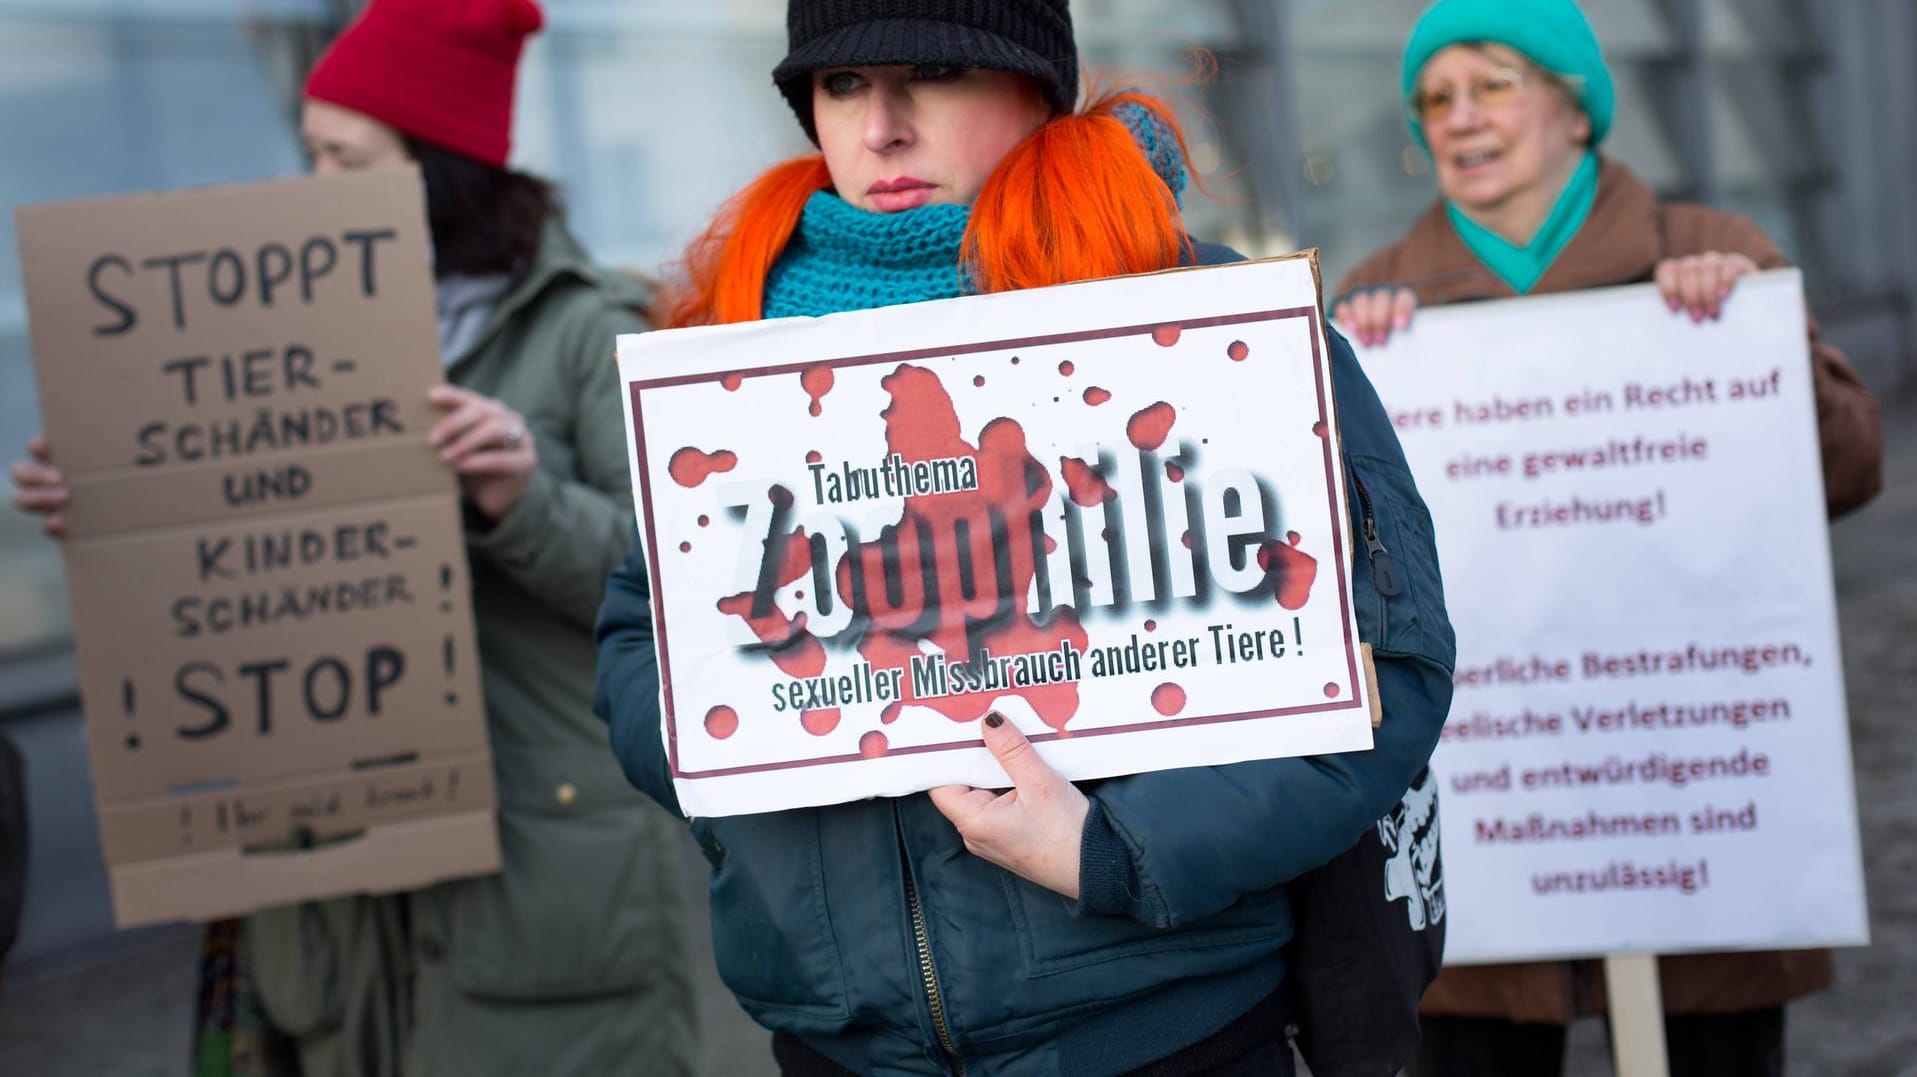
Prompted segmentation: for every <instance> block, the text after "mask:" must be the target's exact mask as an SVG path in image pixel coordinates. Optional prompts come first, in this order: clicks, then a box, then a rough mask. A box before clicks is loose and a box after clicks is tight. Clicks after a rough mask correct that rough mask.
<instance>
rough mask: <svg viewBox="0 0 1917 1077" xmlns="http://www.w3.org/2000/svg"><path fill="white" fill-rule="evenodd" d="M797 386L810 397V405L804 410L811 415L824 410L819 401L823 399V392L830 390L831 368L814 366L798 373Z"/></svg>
mask: <svg viewBox="0 0 1917 1077" xmlns="http://www.w3.org/2000/svg"><path fill="white" fill-rule="evenodd" d="M799 387H800V388H801V389H804V390H805V395H807V396H809V397H811V398H812V406H811V407H809V408H807V409H806V410H807V411H809V412H811V413H812V414H813V415H817V414H819V412H821V411H823V410H825V409H824V407H823V406H822V405H821V404H820V403H819V401H821V400H824V399H825V394H827V393H829V392H831V391H832V368H831V367H829V366H815V367H812V368H810V369H808V370H807V371H806V372H805V373H803V374H801V375H799Z"/></svg>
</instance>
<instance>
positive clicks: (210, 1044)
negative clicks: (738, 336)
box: [14, 0, 694, 1077]
mask: <svg viewBox="0 0 1917 1077" xmlns="http://www.w3.org/2000/svg"><path fill="white" fill-rule="evenodd" d="M540 25H541V15H540V11H539V8H538V7H537V6H536V5H535V4H533V3H532V2H531V0H375V2H373V3H372V4H370V5H369V6H368V7H367V8H366V10H365V11H364V13H363V14H362V15H361V17H360V18H359V19H358V20H357V21H356V22H354V23H353V25H352V26H350V27H349V28H348V29H347V30H346V31H345V32H344V33H343V34H341V36H340V37H339V39H338V40H337V41H335V42H334V43H333V45H332V47H331V48H330V49H329V50H328V51H327V53H326V54H325V55H324V56H323V57H321V59H320V61H319V62H318V64H317V65H316V66H315V67H314V69H313V71H312V73H311V75H310V77H309V79H308V81H307V84H306V93H305V102H304V107H303V115H302V129H303V133H304V136H305V142H306V146H307V149H308V151H309V153H310V154H311V156H312V162H313V171H315V172H316V173H328V172H333V171H337V170H341V169H357V168H377V167H382V166H390V165H400V164H404V163H407V162H412V163H414V164H416V165H417V166H418V167H419V169H420V172H421V174H422V176H423V178H424V182H425V195H426V209H427V215H428V220H429V224H430V230H431V235H432V241H433V247H434V272H435V276H436V278H437V297H438V307H439V310H438V313H439V321H440V336H441V351H442V354H441V358H442V359H443V361H444V363H445V367H446V378H447V384H445V385H441V386H439V387H437V388H435V389H434V390H433V392H432V399H433V402H434V403H435V404H436V405H438V406H439V408H440V409H441V410H442V412H443V416H442V418H441V419H440V420H439V422H438V424H437V425H436V426H435V427H434V428H433V429H432V431H431V440H432V443H433V445H434V446H435V447H437V448H438V449H439V452H440V456H441V459H442V460H444V461H445V463H446V466H447V467H449V468H451V469H452V470H453V471H454V472H456V473H457V474H458V476H459V483H460V488H461V492H462V493H463V495H464V497H463V501H464V510H465V525H466V526H465V530H466V545H467V549H468V553H469V556H470V558H471V566H472V580H473V611H474V618H475V620H476V622H477V627H478V645H479V651H480V658H481V663H482V669H483V672H482V677H483V684H484V689H485V697H486V713H487V722H488V727H489V733H490V739H491V742H492V748H493V755H494V763H495V773H496V784H497V796H498V805H499V807H498V813H499V830H500V845H501V852H502V856H503V859H504V870H503V873H502V874H499V875H494V876H489V877H482V878H474V879H462V880H456V881H452V882H447V883H443V884H440V885H437V886H432V887H428V888H426V889H423V890H419V891H415V892H412V893H405V894H393V895H386V896H381V897H356V898H344V899H339V900H333V901H324V902H314V903H309V904H305V905H300V906H296V907H292V908H285V909H275V910H269V911H266V912H263V913H259V914H256V915H254V916H252V917H250V918H248V919H247V920H246V921H245V923H244V927H243V928H235V927H233V926H231V925H226V926H224V927H223V926H221V925H215V927H214V931H213V936H214V937H215V938H220V937H222V936H224V939H225V941H226V943H227V944H228V945H227V946H226V947H225V948H223V949H219V950H216V951H214V952H215V953H216V954H223V956H224V957H225V958H226V959H227V961H226V962H225V964H226V967H229V968H230V967H231V959H232V958H233V957H234V955H235V949H236V950H237V956H238V963H239V965H240V967H242V968H243V969H245V970H246V973H250V977H249V976H248V975H245V974H243V975H242V976H241V977H239V982H238V986H239V988H240V990H238V991H237V992H235V991H230V990H229V991H225V992H221V991H213V992H209V998H208V999H207V1000H205V1001H206V1003H207V1004H210V1006H211V1007H213V1008H218V1009H220V1010H222V1011H223V1012H220V1013H209V1014H205V1015H203V1026H202V1037H201V1044H200V1046H201V1052H200V1059H199V1060H198V1061H200V1062H201V1063H202V1064H203V1066H204V1067H205V1071H206V1072H208V1073H212V1072H220V1073H227V1072H233V1067H234V1066H235V1065H237V1066H238V1067H239V1069H240V1070H241V1071H246V1070H248V1069H249V1068H253V1069H258V1068H261V1067H265V1068H267V1069H268V1071H269V1072H270V1071H271V1070H272V1069H273V1067H271V1066H270V1065H269V1064H268V1062H267V1057H268V1055H269V1054H272V1053H275V1052H272V1051H270V1050H268V1048H270V1047H284V1048H287V1049H288V1050H290V1052H291V1054H292V1055H294V1056H295V1057H296V1059H297V1069H296V1070H295V1072H299V1073H302V1074H304V1075H305V1077H329V1075H337V1077H360V1075H377V1074H389V1075H390V1074H419V1075H439V1074H460V1075H462V1077H465V1075H483V1074H500V1075H507V1074H513V1075H518V1074H531V1073H538V1074H581V1075H593V1077H598V1075H604V1074H621V1073H626V1074H646V1075H653V1074H667V1075H670V1074H678V1073H687V1072H690V1070H691V1068H692V1065H693V1062H692V1056H693V1040H694V1031H693V1014H692V1001H691V998H690V994H691V990H690V985H689V983H688V980H687V968H686V955H685V952H684V950H683V943H682V936H683V927H682V923H681V920H682V915H681V908H680V904H681V884H680V881H679V880H680V876H679V872H678V869H677V857H676V852H675V850H674V848H673V846H672V844H671V843H672V842H674V841H675V840H677V839H676V838H675V837H674V836H673V835H672V834H671V822H670V821H669V820H668V819H667V818H666V817H665V816H664V815H663V814H662V813H661V812H660V811H659V810H658V809H657V808H656V807H654V806H653V805H652V804H650V803H649V802H648V801H647V800H646V799H645V798H644V797H643V796H641V795H639V794H638V793H636V792H635V791H634V790H632V789H631V787H630V786H628V785H627V783H626V782H625V780H624V779H623V778H622V777H621V775H620V772H619V768H618V766H617V765H616V763H615V762H614V761H613V759H612V758H611V757H610V756H609V754H608V752H607V736H606V730H605V728H604V727H603V726H601V725H600V724H599V723H598V722H596V721H594V719H593V717H592V714H591V701H590V696H589V693H590V686H591V684H592V668H593V658H594V651H593V645H592V641H591V637H590V631H589V630H590V628H591V625H592V620H593V616H594V613H595V611H596V610H597V608H598V604H599V599H600V596H601V594H602V590H603V586H604V581H605V579H606V576H607V574H608V573H609V572H611V571H612V569H613V568H614V567H615V566H617V565H618V564H619V563H620V561H621V559H622V558H623V557H624V556H625V553H626V550H627V546H628V543H629V541H630V533H631V528H632V502H631V485H630V482H629V480H628V478H627V471H626V465H625V427H624V419H623V418H622V415H621V411H620V407H619V397H618V391H619V387H618V385H617V382H616V376H617V368H616V366H615V364H614V363H613V362H612V351H613V338H614V337H615V336H617V335H618V334H620V333H633V332H639V331H641V330H642V329H643V328H644V325H643V323H642V322H641V321H640V318H639V316H638V314H637V313H636V312H637V311H638V309H639V308H640V306H641V305H642V303H643V302H644V301H645V299H646V296H645V295H643V294H642V293H641V292H640V291H639V290H638V288H637V287H636V286H635V285H634V284H633V282H631V281H629V280H625V279H622V278H621V277H619V276H618V275H615V274H610V273H607V272H604V271H602V270H599V269H596V268H595V267H593V266H592V265H591V264H590V263H589V262H588V260H587V258H586V255H585V253H584V252H583V251H582V250H581V249H580V247H579V245H578V244H577V243H576V242H575V241H574V240H573V238H572V237H571V236H570V235H569V234H568V233H567V231H566V229H565V227H564V225H563V223H562V221H561V219H560V214H559V212H558V206H557V202H556V199H555V197H554V193H553V191H552V189H551V188H550V187H549V186H548V185H547V184H545V183H544V182H542V181H540V180H538V179H535V178H533V177H531V176H527V175H524V174H521V173H518V172H513V171H510V170H508V169H507V167H506V160H507V155H508V147H509V138H510V131H511V123H512V104H513V80H514V73H515V69H516V67H517V63H518V59H519V55H520V50H521V47H522V45H523V43H524V41H525V39H526V37H527V36H528V35H530V34H532V33H534V32H535V31H537V30H538V29H539V27H540ZM34 449H35V455H36V456H38V457H40V460H39V461H38V462H27V463H22V464H19V465H16V466H15V468H14V478H15V482H16V485H18V486H19V488H20V491H21V492H20V494H19V501H20V502H21V504H22V506H23V507H26V508H29V509H32V510H35V511H39V512H42V513H44V514H45V519H46V524H47V527H48V530H49V531H51V532H53V533H56V534H57V533H58V532H59V530H60V524H61V519H60V510H61V508H62V506H64V504H65V503H66V499H67V497H68V492H67V489H66V487H65V485H64V483H63V481H62V478H61V476H60V475H59V473H58V472H57V471H56V470H54V469H53V467H52V465H51V463H50V462H48V460H47V453H46V446H45V445H44V444H36V445H35V446H34ZM236 930H237V932H238V935H237V937H234V932H235V931H236ZM209 963H210V964H219V963H221V962H217V961H210V962H209ZM249 981H250V985H251V987H252V988H254V990H248V989H247V987H248V984H249ZM255 1002H256V1003H257V1005H250V1003H255ZM235 1011H237V1012H235ZM254 1011H257V1012H254Z"/></svg>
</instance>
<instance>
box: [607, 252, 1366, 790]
mask: <svg viewBox="0 0 1917 1077" xmlns="http://www.w3.org/2000/svg"><path fill="white" fill-rule="evenodd" d="M1314 265H1315V263H1314V260H1313V259H1312V258H1310V257H1308V256H1303V257H1295V258H1289V259H1278V260H1272V261H1266V262H1259V263H1242V264H1238V265H1232V266H1222V267H1216V268H1209V269H1191V270H1184V271H1178V272H1169V273H1160V274H1152V275H1145V276H1138V277H1130V278H1122V279H1116V280H1105V281H1096V282H1089V283H1084V284H1075V285H1070V286H1066V287H1060V288H1049V289H1042V290H1034V291H1029V292H1017V293H1009V294H1003V295H990V296H972V297H967V298H963V299H954V300H949V301H943V302H936V303H919V304H913V305H911V306H909V307H895V308H887V309H882V310H872V311H858V312H850V313H845V314H835V315H831V316H828V317H824V318H816V319H786V320H782V321H773V322H759V323H753V324H749V325H742V326H727V327H718V328H712V329H695V330H683V331H677V332H656V333H647V334H643V335H638V336H628V337H621V338H620V365H621V372H622V375H623V376H624V378H625V379H626V382H627V391H628V398H629V400H628V414H627V419H628V429H629V432H630V434H631V438H632V440H631V445H632V449H633V453H634V457H633V468H634V476H635V491H634V494H635V496H634V500H635V504H636V506H637V511H638V514H639V526H640V533H641V536H642V542H643V545H644V548H645V550H646V553H647V555H648V559H649V571H650V573H651V577H652V583H653V591H652V595H653V603H654V614H653V625H654V632H655V637H656V642H657V646H658V650H659V659H660V681H661V710H660V713H661V715H662V716H663V723H662V724H663V728H662V730H661V734H660V735H661V737H662V740H663V743H664V745H665V748H666V751H667V753H668V756H669V759H670V762H671V766H672V773H673V777H674V780H675V783H676V786H677V789H678V794H679V798H680V803H681V805H682V806H684V807H685V808H686V810H687V811H688V812H690V813H693V814H696V815H727V814H737V813H747V812H758V811H770V810H776V809H781V808H787V807H795V806H804V805H817V804H828V803H836V802H839V801H844V800H850V799H854V798H858V797H865V796H888V795H898V794H903V793H910V792H914V791H917V790H920V789H925V788H929V787H931V786H935V785H941V784H946V783H962V784H968V785H975V786H983V787H995V786H1002V785H1003V784H1004V782H1005V776H1004V772H1003V770H1002V768H1000V767H999V765H998V763H997V761H996V760H994V759H993V758H992V757H991V755H990V753H989V752H987V751H986V750H985V749H984V747H983V746H982V743H981V741H980V740H979V736H978V719H980V718H981V717H983V716H984V715H985V714H986V713H987V712H988V711H989V710H998V711H999V712H1001V713H1002V714H1003V715H1004V716H1005V717H1006V718H1008V719H1009V720H1011V721H1013V722H1015V723H1017V724H1018V725H1019V726H1020V727H1021V728H1022V729H1024V730H1025V732H1026V733H1027V735H1028V736H1030V737H1031V739H1032V741H1033V743H1034V744H1035V745H1036V746H1037V749H1038V751H1039V752H1040V753H1041V754H1042V755H1044V757H1045V758H1046V760H1047V761H1048V762H1049V763H1051V765H1052V766H1053V767H1054V768H1056V769H1057V770H1058V771H1059V773H1061V774H1063V775H1065V776H1066V777H1068V778H1072V779H1075V780H1076V779H1090V778H1098V777H1107V776H1111V775H1117V774H1130V773H1136V772H1140V771H1146V770H1156V769H1168V768H1175V767H1188V766H1200V765H1208V764H1217V763H1232V762H1240V761H1244V760H1249V759H1263V758H1273V757H1278V756H1287V755H1311V754H1319V753H1326V752H1341V751H1355V750H1362V749H1366V748H1369V747H1370V746H1371V723H1370V709H1369V703H1368V700H1369V696H1370V690H1369V685H1368V684H1367V682H1366V679H1365V677H1364V676H1363V673H1362V666H1363V663H1362V659H1361V657H1360V655H1359V651H1358V636H1357V630H1356V627H1355V621H1354V615H1355V610H1354V607H1353V604H1352V601H1351V593H1350V590H1349V584H1350V581H1349V578H1348V573H1349V566H1350V556H1351V545H1350V543H1351V540H1352V537H1351V535H1350V534H1349V527H1348V525H1347V523H1346V520H1347V519H1348V517H1347V515H1346V510H1345V501H1344V484H1343V473H1344V469H1343V467H1342V465H1341V461H1340V456H1339V446H1338V436H1337V421H1336V412H1335V403H1334V400H1333V398H1332V393H1331V376H1330V365H1329V353H1328V351H1327V350H1326V348H1325V346H1324V336H1323V327H1322V324H1321V322H1320V320H1319V308H1318V290H1317V281H1316V276H1315V272H1314V268H1313V267H1314Z"/></svg>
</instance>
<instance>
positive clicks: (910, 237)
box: [763, 104, 1190, 318]
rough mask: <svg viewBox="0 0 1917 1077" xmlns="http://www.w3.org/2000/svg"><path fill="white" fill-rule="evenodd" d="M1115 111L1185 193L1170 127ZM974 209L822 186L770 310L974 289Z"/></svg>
mask: <svg viewBox="0 0 1917 1077" xmlns="http://www.w3.org/2000/svg"><path fill="white" fill-rule="evenodd" d="M1113 115H1114V116H1115V117H1116V118H1117V119H1118V120H1119V121H1120V122H1122V123H1123V124H1124V125H1125V127H1126V129H1127V130H1129V131H1130V132H1131V134H1132V138H1133V139H1135V140H1136V141H1137V142H1138V148H1139V151H1140V152H1142V153H1143V154H1144V155H1145V158H1146V159H1147V160H1148V161H1150V162H1151V165H1152V169H1153V171H1155V172H1157V173H1158V176H1159V178H1160V179H1162V180H1164V181H1165V185H1166V186H1167V187H1169V188H1171V192H1172V197H1173V198H1174V199H1182V197H1183V195H1184V193H1185V185H1186V183H1187V182H1188V181H1189V179H1190V177H1189V175H1188V174H1187V172H1186V169H1185V161H1184V158H1183V156H1181V155H1180V154H1179V152H1178V142H1177V139H1176V138H1174V137H1173V136H1172V133H1171V131H1170V129H1169V128H1167V127H1165V126H1164V125H1163V124H1162V123H1160V122H1159V120H1158V118H1157V117H1156V116H1154V115H1153V114H1152V113H1151V112H1150V111H1148V110H1146V109H1143V108H1140V107H1138V106H1137V105H1133V104H1125V105H1121V106H1120V107H1119V108H1118V109H1116V110H1115V111H1114V112H1113ZM971 212H972V211H971V207H969V206H954V205H949V204H945V203H936V204H933V205H929V206H920V207H918V208H917V209H908V210H905V211H903V212H900V213H870V212H867V211H866V210H862V209H859V208H858V207H857V206H854V205H852V204H851V203H849V202H846V201H845V200H844V199H842V198H840V197H839V196H838V195H836V194H833V193H832V192H831V191H819V192H816V193H815V194H813V196H812V197H811V198H810V199H807V200H806V203H805V211H804V212H803V213H801V214H800V216H799V223H798V226H797V227H796V228H794V229H793V231H792V238H791V239H790V240H788V241H787V242H786V246H785V250H784V251H783V252H781V253H780V255H779V260H778V261H777V262H776V263H774V264H773V266H772V269H771V271H770V272H768V273H767V274H766V281H765V302H764V308H763V310H764V316H765V317H767V318H790V317H795V316H806V317H816V316H818V315H821V314H836V313H838V312H839V311H843V310H870V309H872V308H874V307H889V306H892V305H893V304H896V303H917V302H921V301H923V300H927V299H951V298H954V297H956V296H961V295H967V294H969V293H970V292H971V290H972V288H971V282H970V281H968V280H967V279H966V277H965V272H964V270H963V269H962V268H960V265H959V250H960V247H961V246H963V244H964V240H965V225H966V221H967V220H968V219H969V218H970V216H971Z"/></svg>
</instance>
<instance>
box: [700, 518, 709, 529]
mask: <svg viewBox="0 0 1917 1077" xmlns="http://www.w3.org/2000/svg"><path fill="white" fill-rule="evenodd" d="M711 522H712V517H710V516H700V517H699V526H700V527H704V526H706V525H707V524H709V523H711Z"/></svg>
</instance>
